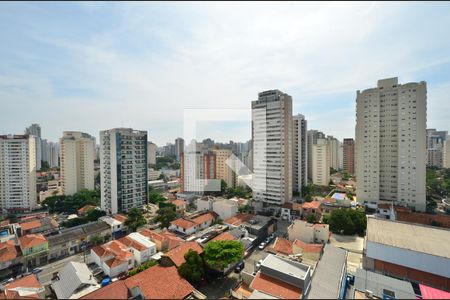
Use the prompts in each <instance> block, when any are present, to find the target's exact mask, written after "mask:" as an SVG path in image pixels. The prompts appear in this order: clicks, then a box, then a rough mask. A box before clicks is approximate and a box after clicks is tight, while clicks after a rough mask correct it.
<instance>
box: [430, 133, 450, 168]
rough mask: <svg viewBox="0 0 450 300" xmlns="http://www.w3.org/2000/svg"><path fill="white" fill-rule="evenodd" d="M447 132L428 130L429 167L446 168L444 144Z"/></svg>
mask: <svg viewBox="0 0 450 300" xmlns="http://www.w3.org/2000/svg"><path fill="white" fill-rule="evenodd" d="M447 135H448V132H447V131H437V130H436V129H427V166H430V167H438V168H442V167H443V166H444V142H445V140H446V139H447Z"/></svg>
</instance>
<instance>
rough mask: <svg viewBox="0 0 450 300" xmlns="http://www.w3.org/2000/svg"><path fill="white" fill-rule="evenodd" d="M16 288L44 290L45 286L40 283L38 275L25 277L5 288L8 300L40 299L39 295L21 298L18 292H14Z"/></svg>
mask: <svg viewBox="0 0 450 300" xmlns="http://www.w3.org/2000/svg"><path fill="white" fill-rule="evenodd" d="M14 288H35V289H40V288H43V286H42V285H41V284H40V283H39V281H38V280H37V278H36V275H34V274H31V275H28V276H25V277H22V278H20V279H17V280H14V281H13V282H11V283H8V284H6V285H5V286H4V291H3V293H4V296H6V299H30V298H33V299H35V298H39V295H38V294H37V293H36V294H31V295H27V296H20V295H19V293H18V292H17V291H12V289H14Z"/></svg>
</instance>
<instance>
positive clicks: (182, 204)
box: [169, 199, 186, 215]
mask: <svg viewBox="0 0 450 300" xmlns="http://www.w3.org/2000/svg"><path fill="white" fill-rule="evenodd" d="M169 203H171V204H173V205H175V211H176V212H177V213H179V214H182V215H183V214H184V212H185V211H186V201H184V200H181V199H175V200H172V201H170V202H169Z"/></svg>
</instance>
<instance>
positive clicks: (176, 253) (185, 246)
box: [164, 242, 203, 267]
mask: <svg viewBox="0 0 450 300" xmlns="http://www.w3.org/2000/svg"><path fill="white" fill-rule="evenodd" d="M189 249H192V250H194V251H197V253H198V254H201V253H203V248H202V247H201V246H200V245H199V244H198V243H197V242H185V243H182V244H181V245H179V246H178V247H176V248H173V249H172V250H170V251H168V252H167V253H166V254H164V256H166V257H169V258H170V259H171V260H172V261H173V263H174V264H175V265H176V266H177V267H179V266H181V265H182V264H183V263H184V262H185V259H184V255H185V254H186V253H187V252H188V251H189Z"/></svg>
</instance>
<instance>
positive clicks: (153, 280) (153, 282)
mask: <svg viewBox="0 0 450 300" xmlns="http://www.w3.org/2000/svg"><path fill="white" fill-rule="evenodd" d="M199 296H203V297H199ZM195 298H204V295H202V294H201V293H199V292H198V291H196V290H195V289H194V287H193V286H192V285H191V284H190V283H189V282H188V281H187V280H186V279H184V278H183V277H181V276H180V275H179V274H178V271H177V268H176V267H173V266H172V267H162V266H158V265H157V266H153V267H150V268H148V269H147V270H144V271H142V272H140V273H138V274H136V275H134V276H131V277H129V278H127V279H125V280H118V281H116V282H113V283H111V284H109V285H107V286H105V287H103V288H101V289H99V290H97V291H95V292H93V293H90V294H88V295H86V296H84V297H83V298H82V299H195Z"/></svg>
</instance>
